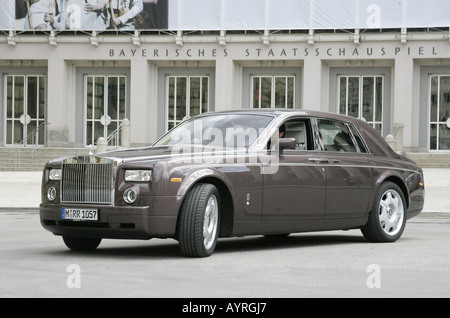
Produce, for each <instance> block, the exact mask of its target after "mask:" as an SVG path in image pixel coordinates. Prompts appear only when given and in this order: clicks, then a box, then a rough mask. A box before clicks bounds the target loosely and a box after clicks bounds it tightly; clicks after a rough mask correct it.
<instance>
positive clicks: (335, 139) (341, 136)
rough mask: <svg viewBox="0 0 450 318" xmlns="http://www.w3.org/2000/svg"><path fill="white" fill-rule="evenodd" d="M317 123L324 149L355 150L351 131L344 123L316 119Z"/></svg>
mask: <svg viewBox="0 0 450 318" xmlns="http://www.w3.org/2000/svg"><path fill="white" fill-rule="evenodd" d="M317 124H318V127H319V133H320V135H321V137H322V143H323V149H324V150H325V151H338V152H357V148H356V147H355V144H354V142H353V140H352V137H351V133H350V131H349V129H348V127H347V126H346V125H345V124H344V123H342V122H339V121H334V120H329V119H318V120H317Z"/></svg>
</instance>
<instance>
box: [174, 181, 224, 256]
mask: <svg viewBox="0 0 450 318" xmlns="http://www.w3.org/2000/svg"><path fill="white" fill-rule="evenodd" d="M219 217H220V196H219V191H218V190H217V188H216V187H215V186H214V185H212V184H208V183H199V184H196V185H195V186H194V187H193V188H192V189H191V190H190V191H189V193H188V194H187V196H186V198H185V200H184V202H183V204H182V206H181V210H180V215H179V218H178V241H179V243H180V249H181V252H182V253H183V255H185V256H190V257H206V256H210V255H211V254H212V253H213V251H214V249H215V248H216V244H217V239H218V234H219Z"/></svg>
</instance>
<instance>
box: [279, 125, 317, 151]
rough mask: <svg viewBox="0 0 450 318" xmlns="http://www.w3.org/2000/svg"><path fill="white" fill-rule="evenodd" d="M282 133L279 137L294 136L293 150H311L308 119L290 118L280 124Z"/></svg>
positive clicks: (312, 147) (311, 143)
mask: <svg viewBox="0 0 450 318" xmlns="http://www.w3.org/2000/svg"><path fill="white" fill-rule="evenodd" d="M282 126H284V127H283V129H284V135H283V136H280V137H281V138H294V139H295V150H313V149H314V146H313V142H312V135H311V122H310V120H309V119H291V120H288V121H286V122H284V124H283V125H282Z"/></svg>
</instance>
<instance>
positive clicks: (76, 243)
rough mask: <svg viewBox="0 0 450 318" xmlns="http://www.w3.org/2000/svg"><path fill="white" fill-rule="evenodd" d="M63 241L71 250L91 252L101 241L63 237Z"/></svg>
mask: <svg viewBox="0 0 450 318" xmlns="http://www.w3.org/2000/svg"><path fill="white" fill-rule="evenodd" d="M63 241H64V243H65V244H66V246H67V247H68V248H70V249H71V250H74V251H92V250H95V249H96V248H97V247H98V246H99V245H100V242H101V241H102V239H97V238H84V237H71V236H63Z"/></svg>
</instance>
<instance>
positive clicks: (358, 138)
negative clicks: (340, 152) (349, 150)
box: [349, 125, 369, 153]
mask: <svg viewBox="0 0 450 318" xmlns="http://www.w3.org/2000/svg"><path fill="white" fill-rule="evenodd" d="M349 127H350V130H351V132H352V134H353V137H354V138H355V141H356V143H357V144H358V148H359V152H362V153H369V150H367V147H366V144H365V143H364V141H363V140H362V138H361V135H360V134H359V133H358V131H357V130H356V128H355V127H353V126H351V125H350V126H349Z"/></svg>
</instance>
